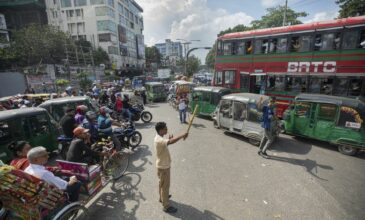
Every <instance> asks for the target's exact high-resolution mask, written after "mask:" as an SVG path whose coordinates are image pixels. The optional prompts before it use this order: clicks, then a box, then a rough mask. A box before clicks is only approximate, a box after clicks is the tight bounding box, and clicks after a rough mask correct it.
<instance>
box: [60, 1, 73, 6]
mask: <svg viewBox="0 0 365 220" xmlns="http://www.w3.org/2000/svg"><path fill="white" fill-rule="evenodd" d="M71 6H72V5H71V0H61V7H62V8H67V7H71Z"/></svg>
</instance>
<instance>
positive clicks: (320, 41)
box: [314, 33, 341, 51]
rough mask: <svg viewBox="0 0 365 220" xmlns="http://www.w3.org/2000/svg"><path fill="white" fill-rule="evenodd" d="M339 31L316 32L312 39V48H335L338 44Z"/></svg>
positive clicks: (339, 39) (339, 38)
mask: <svg viewBox="0 0 365 220" xmlns="http://www.w3.org/2000/svg"><path fill="white" fill-rule="evenodd" d="M340 41H341V36H340V33H328V34H322V35H321V34H317V35H316V37H315V40H314V50H316V51H318V50H320V51H325V50H337V49H338V48H339V46H340Z"/></svg>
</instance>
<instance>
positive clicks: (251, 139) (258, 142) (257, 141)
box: [248, 138, 260, 146]
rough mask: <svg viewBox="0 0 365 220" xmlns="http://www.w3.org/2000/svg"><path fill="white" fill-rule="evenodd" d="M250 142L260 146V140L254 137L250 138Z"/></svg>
mask: <svg viewBox="0 0 365 220" xmlns="http://www.w3.org/2000/svg"><path fill="white" fill-rule="evenodd" d="M248 142H250V144H252V145H255V146H259V145H260V141H259V140H256V139H253V138H249V139H248Z"/></svg>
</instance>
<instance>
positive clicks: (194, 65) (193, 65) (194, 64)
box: [177, 55, 201, 76]
mask: <svg viewBox="0 0 365 220" xmlns="http://www.w3.org/2000/svg"><path fill="white" fill-rule="evenodd" d="M177 65H180V66H185V59H180V60H179V61H178V62H177ZM200 65H201V61H200V59H199V58H198V57H197V56H195V55H190V56H189V58H188V65H187V72H188V75H189V76H191V75H193V73H196V72H197V71H198V70H199V67H200Z"/></svg>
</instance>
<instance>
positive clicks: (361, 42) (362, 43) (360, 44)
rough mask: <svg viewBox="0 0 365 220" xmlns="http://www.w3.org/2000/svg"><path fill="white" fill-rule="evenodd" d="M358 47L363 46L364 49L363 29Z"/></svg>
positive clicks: (364, 31) (364, 35)
mask: <svg viewBox="0 0 365 220" xmlns="http://www.w3.org/2000/svg"><path fill="white" fill-rule="evenodd" d="M359 48H364V49H365V30H362V31H361V34H360V43H359Z"/></svg>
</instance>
